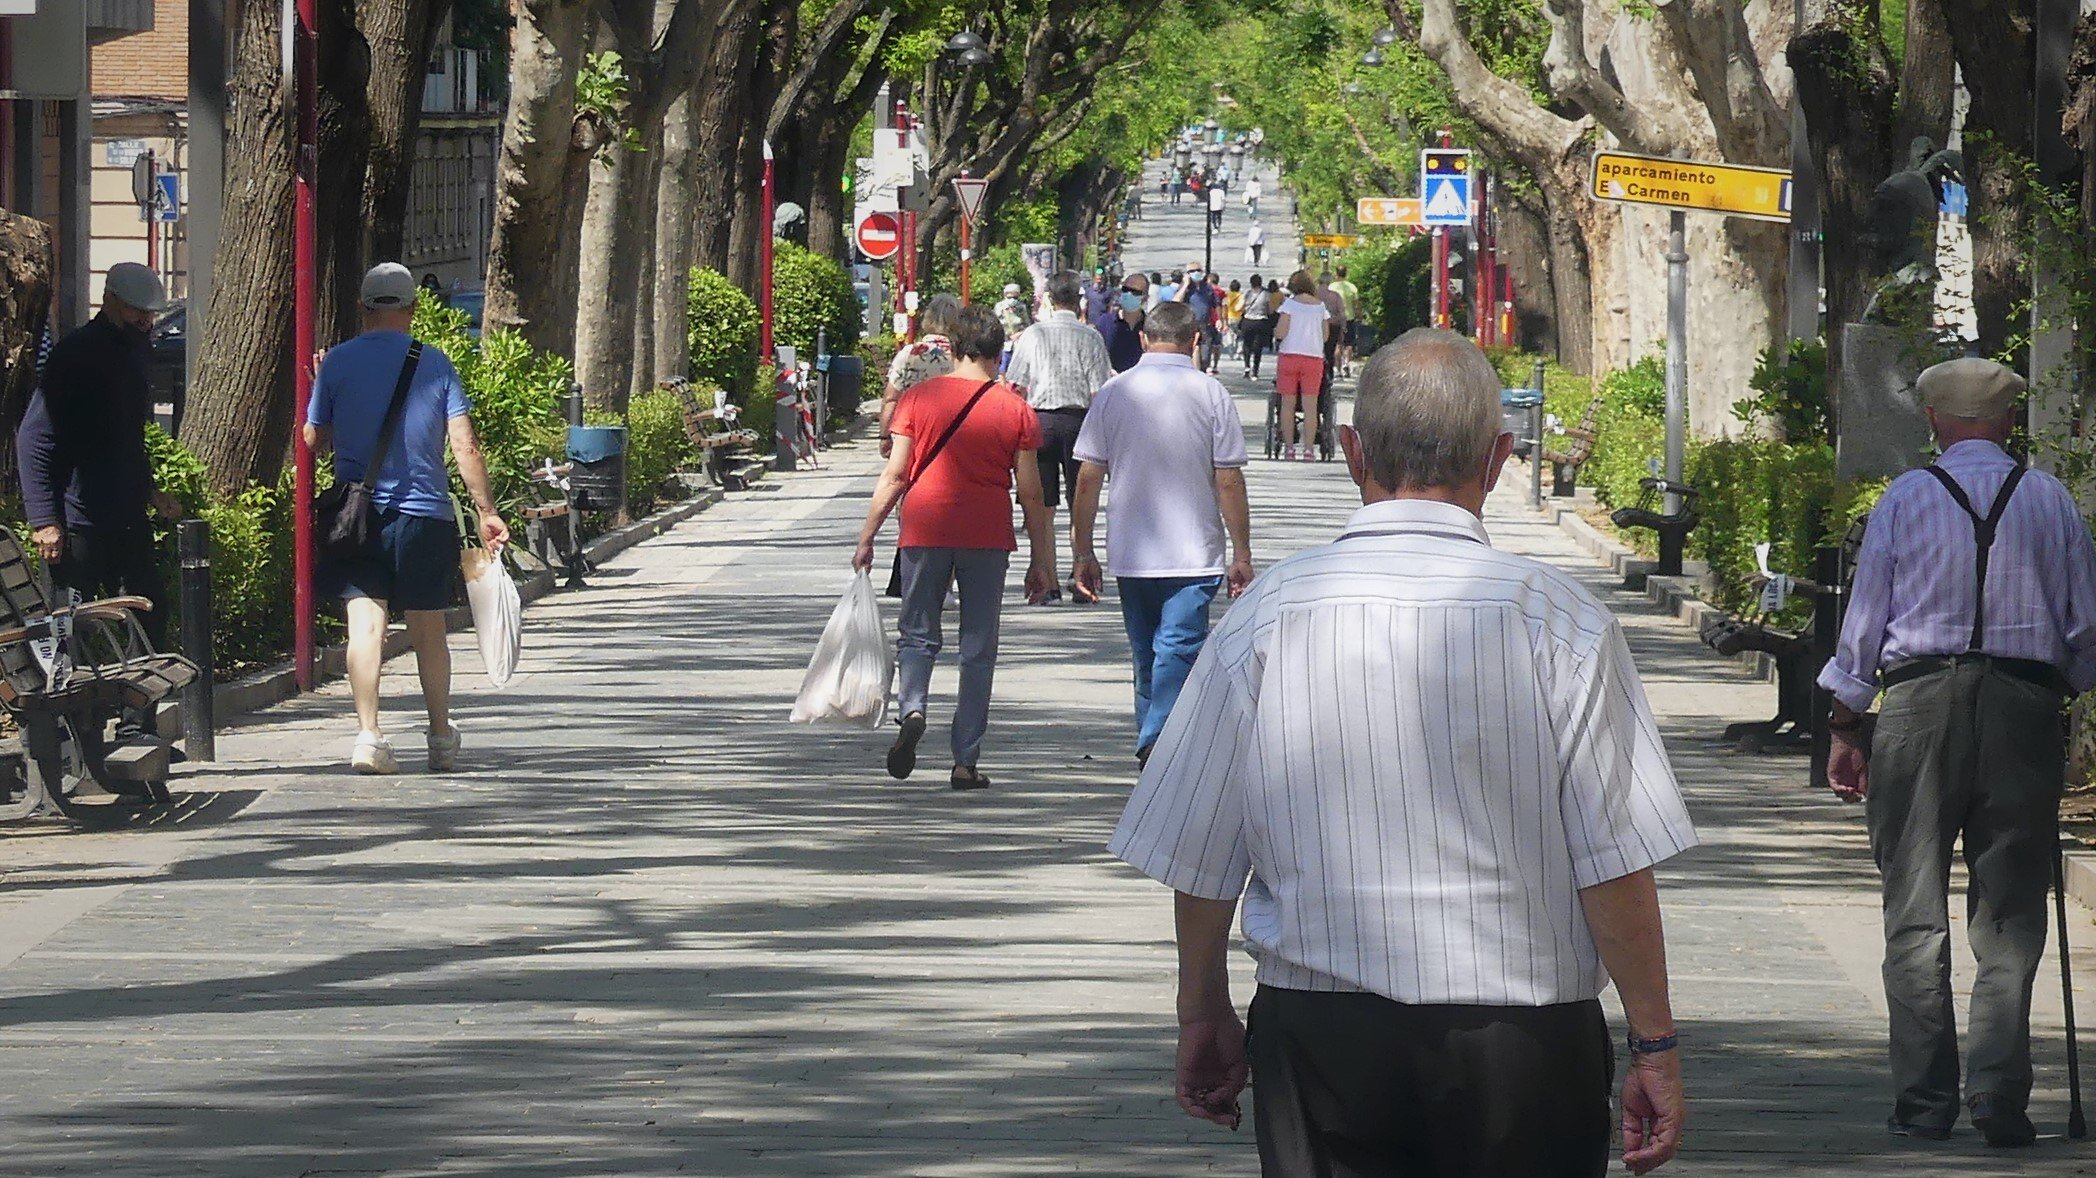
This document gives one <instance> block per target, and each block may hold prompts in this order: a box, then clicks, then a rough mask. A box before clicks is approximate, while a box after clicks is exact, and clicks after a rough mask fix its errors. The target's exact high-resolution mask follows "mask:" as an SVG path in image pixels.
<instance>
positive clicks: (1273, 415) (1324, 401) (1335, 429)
mask: <svg viewBox="0 0 2096 1178" xmlns="http://www.w3.org/2000/svg"><path fill="white" fill-rule="evenodd" d="M1295 414H1296V429H1295V436H1296V437H1298V438H1300V437H1302V436H1303V426H1304V424H1305V423H1304V420H1303V419H1304V417H1305V414H1304V413H1303V407H1302V402H1300V401H1298V402H1296V411H1295ZM1281 446H1282V443H1281V392H1280V389H1279V388H1278V387H1276V388H1274V389H1273V390H1271V391H1269V392H1268V393H1267V394H1266V456H1267V457H1268V458H1279V457H1281ZM1338 453H1339V403H1338V398H1337V397H1335V396H1334V395H1333V394H1332V391H1331V389H1329V388H1327V389H1326V390H1325V392H1324V395H1323V396H1320V397H1319V398H1318V399H1317V457H1318V461H1320V462H1330V461H1332V459H1333V458H1334V457H1335V456H1336V455H1337V454H1338Z"/></svg>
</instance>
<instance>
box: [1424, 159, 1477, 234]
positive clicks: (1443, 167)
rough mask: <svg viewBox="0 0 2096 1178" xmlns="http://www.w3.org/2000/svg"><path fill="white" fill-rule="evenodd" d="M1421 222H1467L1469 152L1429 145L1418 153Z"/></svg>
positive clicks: (1446, 223)
mask: <svg viewBox="0 0 2096 1178" xmlns="http://www.w3.org/2000/svg"><path fill="white" fill-rule="evenodd" d="M1419 207H1420V218H1419V219H1420V222H1421V223H1422V224H1426V225H1443V226H1445V225H1468V224H1470V151H1469V149H1467V148H1461V147H1429V148H1427V149H1426V150H1424V151H1422V152H1420V153H1419Z"/></svg>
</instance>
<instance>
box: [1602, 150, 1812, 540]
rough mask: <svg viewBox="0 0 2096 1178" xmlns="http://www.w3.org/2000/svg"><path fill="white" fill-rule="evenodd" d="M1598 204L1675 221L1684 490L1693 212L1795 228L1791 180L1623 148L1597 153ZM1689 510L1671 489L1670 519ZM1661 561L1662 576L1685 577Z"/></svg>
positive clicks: (1670, 234) (1676, 417) (1671, 395)
mask: <svg viewBox="0 0 2096 1178" xmlns="http://www.w3.org/2000/svg"><path fill="white" fill-rule="evenodd" d="M1588 193H1589V195H1591V196H1592V197H1593V198H1594V199H1595V200H1605V201H1613V202H1616V203H1618V204H1633V205H1645V206H1648V207H1653V208H1662V209H1667V210H1669V215H1668V217H1667V455H1666V475H1667V483H1668V485H1669V486H1679V485H1680V484H1681V479H1682V467H1683V465H1684V462H1685V456H1686V453H1687V450H1688V214H1689V213H1691V212H1699V213H1719V214H1722V215H1724V216H1728V217H1749V218H1752V219H1754V220H1757V221H1776V222H1783V223H1788V222H1789V220H1790V197H1791V176H1790V173H1789V172H1787V171H1785V170H1783V169H1781V168H1749V167H1743V166H1741V165H1739V164H1706V163H1702V162H1700V161H1696V160H1680V159H1669V158H1667V157H1665V156H1654V155H1632V154H1630V153H1629V152H1622V151H1597V152H1595V153H1594V171H1593V182H1592V184H1591V185H1590V186H1589V189H1588ZM1680 510H1681V497H1680V496H1679V495H1676V494H1674V493H1672V492H1669V493H1668V494H1667V497H1666V511H1667V514H1669V515H1672V514H1675V513H1676V512H1679V511H1680ZM1667 563H1668V562H1667V561H1666V560H1664V559H1663V560H1662V561H1661V565H1662V567H1661V569H1660V570H1659V571H1660V572H1661V573H1664V574H1668V575H1677V576H1678V575H1679V574H1680V572H1681V569H1680V568H1679V567H1678V562H1676V563H1677V567H1673V568H1668V567H1665V566H1666V565H1667Z"/></svg>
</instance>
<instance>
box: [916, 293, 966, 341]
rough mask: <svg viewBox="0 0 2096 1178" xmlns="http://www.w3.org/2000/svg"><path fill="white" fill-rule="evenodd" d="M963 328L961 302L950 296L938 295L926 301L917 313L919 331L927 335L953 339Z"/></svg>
mask: <svg viewBox="0 0 2096 1178" xmlns="http://www.w3.org/2000/svg"><path fill="white" fill-rule="evenodd" d="M960 326H961V300H960V299H959V298H958V297H956V296H954V295H950V294H936V295H933V296H932V297H930V298H928V299H926V300H924V306H923V308H921V309H920V310H919V311H918V312H917V330H918V331H919V332H921V333H923V334H925V335H943V336H945V337H947V338H948V339H951V338H953V333H954V332H956V331H958V330H960Z"/></svg>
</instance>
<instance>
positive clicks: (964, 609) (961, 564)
mask: <svg viewBox="0 0 2096 1178" xmlns="http://www.w3.org/2000/svg"><path fill="white" fill-rule="evenodd" d="M1011 559H1012V554H1011V553H1009V552H1005V551H1003V550H1002V549H996V548H905V549H903V550H902V620H901V623H900V625H899V627H898V628H899V630H900V632H901V637H900V638H898V639H897V641H896V643H895V653H896V667H897V671H898V672H899V674H898V676H897V678H898V680H899V682H898V685H897V687H896V697H897V702H898V703H899V705H900V711H901V712H902V714H903V715H905V716H907V715H909V714H910V713H911V712H923V711H925V710H926V703H927V700H928V697H929V696H930V694H931V686H932V664H933V663H934V662H936V661H937V660H938V657H939V650H940V648H941V646H942V645H943V635H942V632H941V627H940V624H939V623H940V615H941V614H942V613H944V612H945V609H946V590H947V587H948V586H950V585H953V584H955V583H956V582H958V583H959V585H960V590H961V690H960V696H959V698H958V699H956V700H955V702H954V705H953V763H954V764H956V765H963V766H967V767H968V768H971V769H972V768H974V767H975V760H976V757H977V755H979V754H980V753H981V752H982V742H983V733H985V732H987V731H988V730H989V727H990V687H991V685H992V683H993V682H994V681H995V680H996V678H997V627H998V623H999V621H1000V619H1001V618H1002V615H1003V608H1004V574H1005V570H1006V568H1007V567H1009V566H1010V564H1011Z"/></svg>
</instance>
